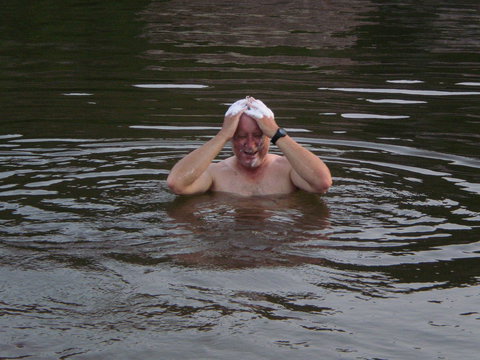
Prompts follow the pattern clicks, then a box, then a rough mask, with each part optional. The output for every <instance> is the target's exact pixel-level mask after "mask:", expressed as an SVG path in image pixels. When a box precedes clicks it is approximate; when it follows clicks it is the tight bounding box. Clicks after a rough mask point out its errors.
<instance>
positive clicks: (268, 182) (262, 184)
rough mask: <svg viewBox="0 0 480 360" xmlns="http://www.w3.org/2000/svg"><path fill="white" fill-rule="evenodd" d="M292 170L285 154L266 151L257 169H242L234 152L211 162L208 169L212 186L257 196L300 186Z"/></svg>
mask: <svg viewBox="0 0 480 360" xmlns="http://www.w3.org/2000/svg"><path fill="white" fill-rule="evenodd" d="M291 170H292V168H291V166H290V164H289V162H288V160H287V159H286V158H284V157H282V156H278V155H274V154H267V155H266V157H265V160H264V163H263V165H262V167H260V168H259V169H258V170H257V171H256V172H254V173H252V172H247V171H245V170H243V168H242V167H241V166H239V165H238V163H237V159H236V157H235V156H232V157H230V158H228V159H225V160H223V161H221V162H218V163H213V164H211V165H210V166H209V168H208V170H207V171H209V172H210V174H211V176H212V179H213V182H212V186H211V188H210V190H212V191H220V192H230V193H235V194H238V195H241V196H256V195H272V194H288V193H291V192H293V191H295V190H296V189H297V187H296V186H295V185H294V184H293V182H292V180H291V178H290V173H291Z"/></svg>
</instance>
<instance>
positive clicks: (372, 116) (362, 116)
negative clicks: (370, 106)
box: [341, 114, 410, 120]
mask: <svg viewBox="0 0 480 360" xmlns="http://www.w3.org/2000/svg"><path fill="white" fill-rule="evenodd" d="M341 116H342V117H343V118H346V119H387V120H388V119H408V118H409V117H410V116H407V115H377V114H342V115H341Z"/></svg>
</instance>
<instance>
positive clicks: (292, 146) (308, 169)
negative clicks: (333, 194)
mask: <svg viewBox="0 0 480 360" xmlns="http://www.w3.org/2000/svg"><path fill="white" fill-rule="evenodd" d="M276 145H277V146H278V147H279V149H280V150H281V151H282V152H283V154H284V155H285V157H286V158H287V159H288V162H289V163H290V165H291V166H292V171H291V172H290V179H291V180H292V182H293V183H294V184H295V186H296V187H298V188H300V189H302V190H305V191H308V192H313V193H320V194H323V193H326V192H327V190H328V189H329V188H330V186H332V176H331V174H330V170H329V169H328V167H327V165H325V163H324V162H323V161H322V160H321V159H320V158H319V157H318V156H316V155H315V154H313V153H312V152H310V151H309V150H307V149H305V148H304V147H303V146H301V145H300V144H298V143H297V142H296V141H295V140H293V139H292V138H291V137H289V136H288V135H287V136H285V137H283V138H280V139H278V140H277V142H276Z"/></svg>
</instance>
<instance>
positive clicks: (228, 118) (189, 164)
mask: <svg viewBox="0 0 480 360" xmlns="http://www.w3.org/2000/svg"><path fill="white" fill-rule="evenodd" d="M245 105H246V101H245V100H241V101H237V102H236V103H234V104H233V105H232V106H231V107H230V109H229V110H228V111H227V113H226V114H225V119H224V120H223V125H222V129H221V130H220V131H219V132H218V134H217V135H215V137H213V138H212V139H210V140H209V141H208V142H206V143H205V144H203V145H202V146H201V147H199V148H198V149H196V150H194V151H192V152H191V153H190V154H188V155H187V156H185V157H184V158H183V159H181V160H180V161H179V162H178V163H176V164H175V166H174V167H173V169H172V170H171V171H170V174H169V175H168V178H167V184H168V186H169V187H170V189H171V190H172V191H173V192H174V193H175V194H179V195H190V194H198V193H204V192H206V191H208V190H209V189H210V188H211V186H212V184H213V180H214V179H213V177H212V175H211V173H210V172H209V171H208V168H209V166H210V164H211V163H212V161H213V160H214V159H215V157H216V156H217V155H218V154H219V153H220V151H221V150H222V149H223V147H224V146H225V144H226V143H227V142H228V141H229V140H230V139H231V138H232V137H233V135H234V134H235V131H236V130H237V126H238V121H239V119H240V116H241V115H242V113H243V112H244V110H245V109H246V106H245Z"/></svg>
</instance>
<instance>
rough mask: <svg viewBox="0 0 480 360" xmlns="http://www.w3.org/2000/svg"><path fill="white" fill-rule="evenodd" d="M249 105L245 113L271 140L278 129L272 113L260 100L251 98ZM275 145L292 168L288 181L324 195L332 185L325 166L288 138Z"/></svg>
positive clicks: (279, 140)
mask: <svg viewBox="0 0 480 360" xmlns="http://www.w3.org/2000/svg"><path fill="white" fill-rule="evenodd" d="M249 105H250V109H249V110H247V111H245V113H246V114H247V115H249V116H252V117H253V118H254V119H255V120H256V121H257V123H258V126H259V127H260V128H261V129H262V131H263V133H264V134H265V135H266V136H268V137H269V138H272V136H273V135H274V134H275V133H276V131H277V129H278V125H277V123H276V122H275V118H274V115H273V112H272V111H271V110H270V109H269V108H268V107H267V106H266V105H265V104H264V103H263V102H262V101H260V100H255V99H253V98H252V100H250V103H249ZM276 145H277V146H278V147H279V149H280V150H281V151H282V152H283V154H284V155H285V157H286V158H287V160H288V162H289V163H290V165H291V166H292V171H291V172H290V179H291V180H292V182H293V184H294V185H295V186H296V187H298V188H300V189H302V190H305V191H308V192H314V193H325V192H326V191H327V190H328V188H329V187H330V186H331V185H332V176H331V174H330V170H329V169H328V167H327V165H325V163H324V162H323V161H322V160H321V159H320V158H319V157H317V156H316V155H315V154H313V153H312V152H310V151H309V150H307V149H305V148H304V147H303V146H301V145H300V144H298V143H297V142H296V141H295V140H293V139H292V138H291V137H290V136H288V135H287V136H285V137H282V138H280V139H278V140H277V142H276Z"/></svg>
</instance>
